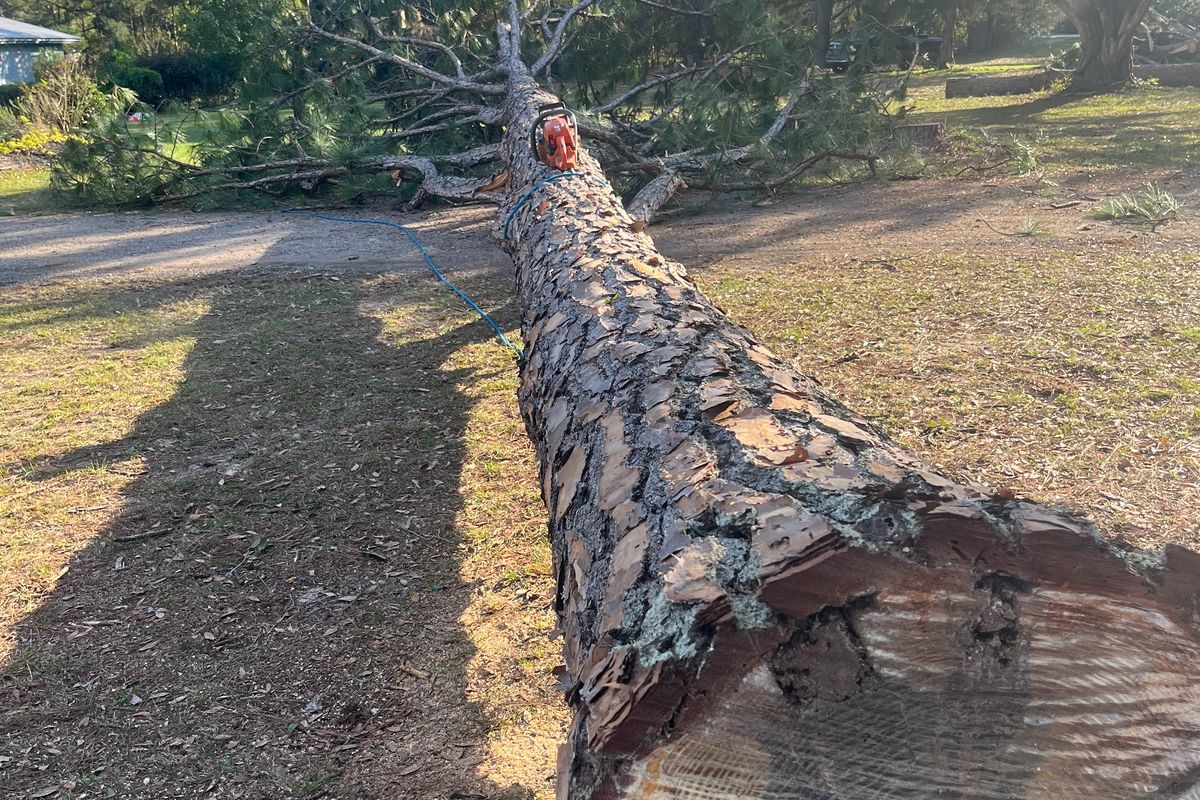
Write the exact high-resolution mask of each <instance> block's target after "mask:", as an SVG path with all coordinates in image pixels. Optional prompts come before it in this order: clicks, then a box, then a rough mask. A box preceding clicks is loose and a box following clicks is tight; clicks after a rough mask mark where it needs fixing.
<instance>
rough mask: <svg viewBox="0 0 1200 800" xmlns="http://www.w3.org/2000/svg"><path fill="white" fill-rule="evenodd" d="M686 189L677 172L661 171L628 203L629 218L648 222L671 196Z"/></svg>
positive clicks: (670, 170) (685, 184) (681, 177)
mask: <svg viewBox="0 0 1200 800" xmlns="http://www.w3.org/2000/svg"><path fill="white" fill-rule="evenodd" d="M686 188H687V183H686V182H685V181H684V180H683V176H681V175H680V174H679V172H678V170H673V169H667V170H663V171H662V172H661V173H659V175H658V177H656V178H654V179H653V180H651V181H650V182H649V183H647V184H646V185H645V186H643V187H642V190H641V191H640V192H638V193H637V195H635V196H634V198H633V200H632V201H631V202H630V203H629V208H628V211H629V216H631V217H633V218H634V219H635V220H639V221H641V222H649V221H650V220H651V219H653V218H654V215H655V214H657V213H658V210H659V209H660V208H662V206H663V204H664V203H666V202H667V201H668V200H670V199H671V197H672V195H674V194H675V193H676V192H678V191H680V190H681V189H686Z"/></svg>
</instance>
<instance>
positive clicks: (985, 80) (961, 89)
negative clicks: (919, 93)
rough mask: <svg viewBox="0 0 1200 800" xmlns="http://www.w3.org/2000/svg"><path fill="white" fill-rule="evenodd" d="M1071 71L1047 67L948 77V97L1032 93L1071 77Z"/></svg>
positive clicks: (949, 98)
mask: <svg viewBox="0 0 1200 800" xmlns="http://www.w3.org/2000/svg"><path fill="white" fill-rule="evenodd" d="M1070 77H1071V73H1070V72H1068V71H1064V70H1057V69H1047V70H1042V71H1039V72H1026V73H1024V74H1022V75H976V76H973V77H967V78H947V79H946V99H947V100H952V99H954V98H956V97H991V96H994V95H1003V94H1030V93H1031V92H1043V91H1045V90H1046V89H1049V88H1050V86H1051V85H1052V84H1053V83H1054V82H1055V81H1061V80H1065V79H1069V78H1070Z"/></svg>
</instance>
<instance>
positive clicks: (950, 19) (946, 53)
mask: <svg viewBox="0 0 1200 800" xmlns="http://www.w3.org/2000/svg"><path fill="white" fill-rule="evenodd" d="M957 28H958V3H957V2H951V3H950V5H948V6H947V7H946V13H945V15H944V16H943V17H942V50H941V52H940V53H939V54H938V66H939V67H942V68H945V67H948V66H950V65H951V64H953V63H954V32H955V30H956V29H957Z"/></svg>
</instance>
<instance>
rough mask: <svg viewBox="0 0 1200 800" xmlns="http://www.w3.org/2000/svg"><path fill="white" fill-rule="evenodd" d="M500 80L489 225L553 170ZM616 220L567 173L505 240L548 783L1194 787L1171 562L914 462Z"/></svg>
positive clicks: (1182, 602)
mask: <svg viewBox="0 0 1200 800" xmlns="http://www.w3.org/2000/svg"><path fill="white" fill-rule="evenodd" d="M511 87H512V90H511V92H510V95H509V97H508V99H507V105H506V112H505V114H506V119H507V120H508V130H507V133H506V137H507V138H506V140H505V143H504V148H505V153H506V157H507V160H508V164H509V172H510V176H509V183H508V195H507V201H506V203H505V204H504V205H503V206H502V207H501V212H500V216H499V221H500V226H498V228H499V227H502V226H503V223H504V221H505V219H506V218H507V217H508V214H509V212H510V210H511V209H512V208H513V207H514V205H515V204H516V202H517V201H518V200H519V199H520V198H521V197H523V196H524V195H525V194H526V192H528V191H529V189H530V188H531V187H533V186H534V184H536V183H537V182H538V181H540V180H542V179H544V178H546V177H549V176H550V175H552V174H554V173H553V172H552V171H551V170H549V169H548V168H546V167H543V166H542V165H540V164H539V163H537V162H536V160H535V159H534V158H533V156H532V155H531V154H530V152H529V148H528V138H527V137H528V131H529V126H530V123H531V121H532V119H533V116H534V115H535V113H536V108H537V105H538V104H539V103H543V102H549V101H550V100H552V99H553V98H551V97H550V96H548V95H546V94H544V93H542V92H539V91H538V90H537V88H536V86H535V85H533V83H532V81H530V80H528V79H527V78H525V79H520V78H518V79H514V80H513V81H512V84H511ZM579 169H580V171H582V172H585V173H587V174H588V175H591V176H594V177H596V178H598V179H602V178H603V176H602V173H601V172H600V169H599V167H598V165H597V164H596V162H595V161H594V160H593V159H592V158H591V157H590V156H587V154H586V153H585V154H584V155H583V159H582V163H581V164H580V167H579ZM633 222H634V220H633V219H632V218H631V217H630V216H629V215H627V214H626V213H625V211H624V210H623V209H622V207H621V203H620V201H619V199H618V198H616V197H615V196H614V195H613V193H612V192H611V190H610V189H609V188H608V187H607V186H606V185H600V184H598V183H596V182H594V181H592V180H589V179H586V178H578V177H568V178H563V179H560V180H556V181H554V182H552V183H549V184H547V185H544V186H542V187H540V188H538V189H537V190H536V191H534V193H533V195H532V196H531V197H530V198H529V200H528V201H527V202H526V203H525V204H524V205H523V206H522V207H521V208H520V210H519V211H518V212H517V213H516V215H515V216H514V217H513V219H512V221H511V225H510V227H509V234H508V241H507V245H506V246H507V247H508V249H509V252H510V253H511V254H512V258H513V261H514V263H515V264H516V267H517V286H518V292H519V296H520V304H521V307H522V310H523V314H524V318H523V323H522V326H523V327H522V329H523V333H524V337H525V341H526V350H525V358H524V361H523V363H522V366H521V384H520V389H519V400H520V405H521V411H522V414H523V415H524V418H525V422H526V425H527V427H528V430H529V433H530V436H531V437H532V438H533V439H534V441H535V442H536V443H537V447H538V452H539V455H540V461H541V480H542V491H543V494H544V497H545V501H546V505H547V508H548V510H549V516H550V537H551V542H552V546H553V551H554V558H555V565H556V569H557V571H558V583H559V593H558V610H559V618H560V621H561V629H562V634H563V648H564V655H565V658H566V664H567V677H568V680H569V683H570V684H571V688H570V690H569V693H568V699H569V702H570V703H571V705H572V706H573V708H574V709H575V712H576V713H575V719H574V724H573V726H572V728H571V731H570V735H569V740H568V741H567V743H566V744H565V745H564V746H563V747H562V749H561V752H560V769H559V797H560V798H564V799H565V798H571V800H582V799H583V798H592V799H594V800H601V799H602V798H647V799H649V798H659V799H661V800H666V799H667V798H705V799H707V798H714V799H716V798H795V800H800V799H801V798H853V800H870V799H872V798H889V799H890V800H894V799H895V798H914V799H915V798H929V797H938V798H964V800H965V798H972V800H993V799H994V800H1012V798H1051V797H1053V798H1056V799H1058V800H1075V799H1076V798H1077V799H1078V800H1099V799H1100V798H1103V799H1104V800H1125V799H1126V798H1130V799H1132V798H1151V797H1153V798H1163V800H1165V799H1166V798H1183V797H1185V796H1187V797H1191V796H1193V794H1190V793H1189V789H1190V788H1191V787H1192V786H1193V785H1194V784H1196V783H1197V782H1198V781H1200V636H1198V634H1197V630H1196V625H1197V608H1198V601H1200V594H1198V589H1200V583H1198V580H1197V578H1198V575H1200V569H1198V567H1197V563H1198V559H1197V556H1194V555H1192V554H1191V553H1190V552H1188V551H1185V550H1181V549H1173V550H1169V551H1168V552H1167V553H1166V555H1165V556H1162V555H1156V554H1149V553H1144V552H1140V551H1125V550H1121V549H1118V548H1116V547H1114V546H1110V545H1108V544H1106V543H1105V542H1104V541H1102V540H1101V539H1099V538H1098V537H1097V535H1096V534H1095V533H1094V531H1093V530H1092V529H1091V528H1090V527H1089V526H1088V525H1087V524H1086V523H1084V522H1082V521H1080V520H1078V519H1076V518H1073V517H1070V516H1068V515H1066V514H1065V513H1061V512H1059V511H1055V510H1051V509H1048V508H1045V507H1041V506H1038V505H1035V504H1032V503H1029V502H1024V501H1021V500H1017V499H1014V498H1013V496H1012V495H1011V494H1006V493H1003V492H1000V493H993V492H989V491H987V490H985V489H983V488H982V487H977V486H967V485H962V484H959V483H956V482H954V481H951V480H949V479H947V478H945V477H943V476H941V475H939V474H937V473H936V472H935V471H934V470H933V469H932V468H930V467H929V466H928V465H927V464H925V463H924V462H922V461H921V460H920V459H918V458H917V457H915V456H914V455H912V454H911V453H908V452H906V451H904V450H902V449H901V448H900V447H898V446H897V445H895V444H894V443H892V442H891V441H889V440H888V439H887V438H886V437H884V436H883V435H881V434H880V433H878V432H877V431H875V430H874V429H873V428H872V427H871V426H870V425H869V424H868V423H867V422H866V421H864V420H863V419H862V418H860V417H858V416H856V415H855V414H854V413H853V412H851V411H849V410H848V409H846V408H845V407H843V406H842V405H840V404H839V403H838V402H836V401H835V400H833V399H832V398H830V397H829V396H827V395H826V394H825V393H824V392H823V391H822V390H821V389H820V387H819V386H818V385H817V384H816V383H815V382H814V381H813V380H811V379H809V378H807V377H805V376H803V375H800V374H799V373H797V372H796V371H795V369H793V368H792V367H791V366H790V365H789V364H788V363H786V362H784V361H783V360H782V359H780V358H778V357H777V356H775V355H774V354H773V353H771V352H770V351H769V350H768V349H767V348H765V347H763V346H762V345H761V344H759V343H758V342H757V341H756V340H755V339H754V337H753V336H752V335H751V334H750V333H749V332H748V331H747V330H746V329H744V328H741V327H739V326H738V325H735V324H734V323H733V322H731V321H730V320H728V319H727V318H726V317H725V316H724V315H723V314H722V313H721V312H720V311H718V310H717V309H716V308H715V307H714V306H713V305H712V303H710V302H709V301H708V300H707V299H706V298H705V297H704V296H703V295H702V294H701V293H700V292H699V291H698V290H697V289H696V287H695V286H694V284H693V283H692V281H691V280H690V279H689V278H688V277H687V274H686V272H685V271H684V268H683V267H682V266H681V265H679V264H677V263H675V262H673V261H671V260H669V259H667V258H665V257H664V256H662V255H661V254H660V253H659V252H658V251H657V250H656V249H655V247H654V243H653V241H652V240H651V238H650V237H649V236H648V235H646V234H645V233H641V232H634V230H633V228H634V227H636V226H634V225H633Z"/></svg>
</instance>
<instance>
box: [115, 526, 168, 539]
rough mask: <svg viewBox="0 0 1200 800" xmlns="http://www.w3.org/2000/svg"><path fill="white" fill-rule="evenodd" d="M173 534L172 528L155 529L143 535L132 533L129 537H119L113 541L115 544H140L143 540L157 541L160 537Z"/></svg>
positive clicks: (144, 532)
mask: <svg viewBox="0 0 1200 800" xmlns="http://www.w3.org/2000/svg"><path fill="white" fill-rule="evenodd" d="M170 532H171V528H153V529H151V530H148V531H142V532H141V533H131V534H129V535H128V536H118V537H116V538H115V539H113V541H114V542H140V541H141V540H143V539H157V538H158V537H159V536H165V535H166V534H168V533H170Z"/></svg>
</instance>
